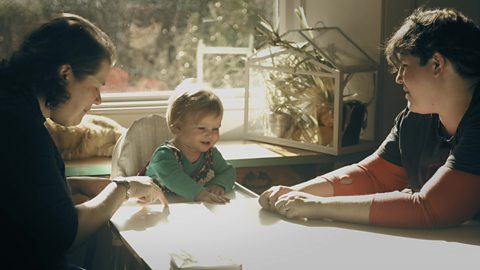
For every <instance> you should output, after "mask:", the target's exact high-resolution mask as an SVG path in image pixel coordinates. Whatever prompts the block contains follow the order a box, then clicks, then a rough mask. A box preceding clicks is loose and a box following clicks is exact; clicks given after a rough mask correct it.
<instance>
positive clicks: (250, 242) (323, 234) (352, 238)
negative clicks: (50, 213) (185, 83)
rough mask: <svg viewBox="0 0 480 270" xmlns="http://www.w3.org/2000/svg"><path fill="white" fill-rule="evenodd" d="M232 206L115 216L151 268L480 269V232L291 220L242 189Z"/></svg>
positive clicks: (149, 209) (471, 227)
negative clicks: (181, 260) (217, 259)
mask: <svg viewBox="0 0 480 270" xmlns="http://www.w3.org/2000/svg"><path fill="white" fill-rule="evenodd" d="M229 196H230V197H231V198H233V199H232V200H231V202H230V203H229V204H226V205H211V204H200V203H182V202H177V203H172V204H171V206H170V209H169V211H164V209H163V206H162V205H149V206H146V207H142V206H140V205H137V204H132V203H126V204H125V205H123V206H122V207H121V208H120V209H119V210H118V211H117V213H116V214H115V215H114V216H113V217H112V220H111V221H112V223H113V224H114V226H115V227H116V229H118V233H119V234H120V238H121V240H122V241H123V242H124V244H126V245H127V246H128V247H129V248H130V250H131V251H132V252H133V253H135V255H136V256H137V257H139V258H141V260H143V264H144V265H145V266H146V268H150V269H169V265H170V264H169V263H170V257H169V254H170V253H171V252H174V251H177V250H178V249H184V250H188V251H190V252H192V253H195V252H199V253H201V252H204V251H205V252H206V251H208V253H210V254H219V255H223V256H225V257H229V258H231V259H233V260H234V261H237V262H239V263H241V264H242V265H243V269H248V270H250V269H252V270H253V269H255V270H256V269H259V270H260V269H262V270H265V269H268V270H270V269H282V270H283V269H352V267H354V269H402V270H404V269H422V268H423V269H480V268H479V266H480V258H479V257H478V256H480V225H479V224H474V223H470V224H465V225H464V226H461V227H458V228H453V229H442V230H405V229H392V228H382V227H373V226H362V225H353V224H346V223H338V222H328V221H308V222H307V221H303V220H296V221H292V220H286V219H282V218H281V217H279V216H278V215H277V214H275V213H272V212H268V211H265V210H262V209H261V208H260V206H259V205H258V202H257V198H254V195H252V194H250V193H248V191H246V190H243V189H242V188H241V187H240V188H238V189H237V190H236V191H235V192H234V193H231V194H229Z"/></svg>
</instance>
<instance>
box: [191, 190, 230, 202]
mask: <svg viewBox="0 0 480 270" xmlns="http://www.w3.org/2000/svg"><path fill="white" fill-rule="evenodd" d="M196 200H197V201H199V202H206V203H220V204H225V203H227V202H230V199H229V198H227V197H225V196H221V195H217V194H213V193H211V192H208V191H207V190H202V191H200V193H198V195H197V199H196Z"/></svg>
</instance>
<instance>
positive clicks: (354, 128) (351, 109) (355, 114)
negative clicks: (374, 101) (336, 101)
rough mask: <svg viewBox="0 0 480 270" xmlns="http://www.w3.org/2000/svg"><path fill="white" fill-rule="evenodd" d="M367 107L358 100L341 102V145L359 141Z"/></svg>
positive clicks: (353, 143)
mask: <svg viewBox="0 0 480 270" xmlns="http://www.w3.org/2000/svg"><path fill="white" fill-rule="evenodd" d="M366 114H367V107H366V105H365V104H364V103H362V102H360V101H358V100H349V101H345V102H344V103H343V119H342V146H349V145H355V144H358V143H359V142H360V131H361V130H362V127H363V125H364V122H365V117H366Z"/></svg>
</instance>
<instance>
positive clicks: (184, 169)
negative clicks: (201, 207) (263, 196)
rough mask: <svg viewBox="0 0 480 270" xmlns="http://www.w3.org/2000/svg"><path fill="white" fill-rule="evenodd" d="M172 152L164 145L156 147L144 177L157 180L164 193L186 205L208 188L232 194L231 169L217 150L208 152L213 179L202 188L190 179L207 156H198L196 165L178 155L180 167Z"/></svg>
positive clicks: (234, 174) (203, 154)
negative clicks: (178, 198)
mask: <svg viewBox="0 0 480 270" xmlns="http://www.w3.org/2000/svg"><path fill="white" fill-rule="evenodd" d="M174 151H176V150H174V149H172V148H171V146H169V145H166V144H164V145H161V146H160V147H158V148H157V149H156V150H155V152H154V153H153V155H152V158H151V159H150V164H149V165H148V167H147V170H146V172H145V175H147V176H150V177H152V178H154V179H157V180H158V181H160V183H162V184H163V185H164V186H165V187H166V188H167V189H169V190H170V191H172V192H174V193H176V194H178V195H180V196H182V197H184V198H186V199H188V200H190V201H194V200H195V198H196V197H197V195H198V194H199V193H200V191H202V190H204V189H205V187H206V186H209V185H212V184H217V185H219V186H222V187H224V188H225V192H228V191H230V190H232V188H233V186H234V183H235V178H236V173H235V168H234V167H233V166H232V165H230V164H229V163H228V162H227V161H226V160H225V159H224V158H223V157H222V155H221V154H220V152H219V151H218V150H217V148H215V147H214V148H213V149H212V170H213V172H214V173H215V176H214V178H213V179H211V180H210V181H208V182H207V183H205V184H201V183H199V182H196V181H195V180H194V179H195V176H196V174H197V173H198V172H199V170H200V168H202V166H203V165H204V164H205V159H206V155H207V153H202V155H201V156H200V158H199V159H198V160H197V161H196V162H194V163H190V161H189V160H188V159H187V157H186V156H185V155H184V154H183V153H181V152H180V158H181V162H182V163H183V166H182V164H180V163H179V162H178V161H177V157H176V154H175V152H174Z"/></svg>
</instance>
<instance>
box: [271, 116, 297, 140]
mask: <svg viewBox="0 0 480 270" xmlns="http://www.w3.org/2000/svg"><path fill="white" fill-rule="evenodd" d="M266 118H267V119H266V120H267V121H266V122H267V123H266V127H267V136H273V137H277V138H290V135H291V133H292V123H293V119H292V116H291V115H288V114H286V113H280V112H268V113H267V115H266Z"/></svg>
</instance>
